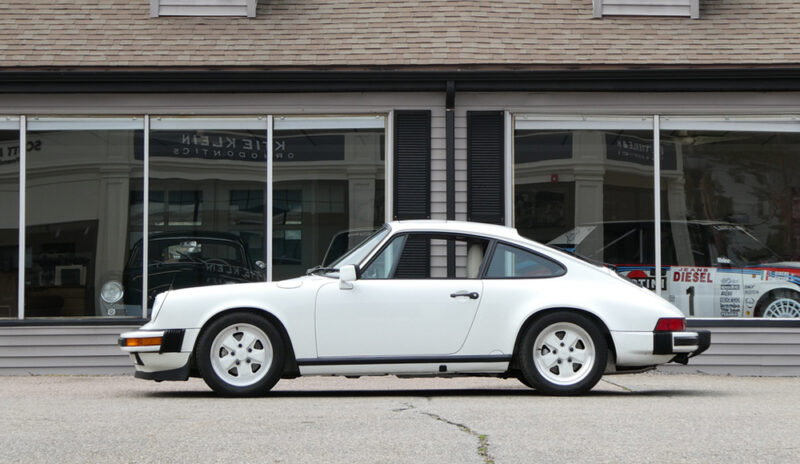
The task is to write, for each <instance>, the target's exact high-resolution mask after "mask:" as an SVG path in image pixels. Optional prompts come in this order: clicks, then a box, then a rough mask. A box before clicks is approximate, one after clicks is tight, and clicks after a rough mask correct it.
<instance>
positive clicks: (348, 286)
mask: <svg viewBox="0 0 800 464" xmlns="http://www.w3.org/2000/svg"><path fill="white" fill-rule="evenodd" d="M356 280H358V267H357V266H356V265H355V264H348V265H346V266H342V267H341V268H340V269H339V288H340V289H342V290H352V289H353V282H354V281H356Z"/></svg>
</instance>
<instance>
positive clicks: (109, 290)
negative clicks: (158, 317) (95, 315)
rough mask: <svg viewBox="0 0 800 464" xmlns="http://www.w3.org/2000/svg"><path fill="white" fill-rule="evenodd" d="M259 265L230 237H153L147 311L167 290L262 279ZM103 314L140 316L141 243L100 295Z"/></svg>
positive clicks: (198, 234) (199, 234)
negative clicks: (118, 277)
mask: <svg viewBox="0 0 800 464" xmlns="http://www.w3.org/2000/svg"><path fill="white" fill-rule="evenodd" d="M264 267H265V265H264V262H263V261H254V260H252V259H251V258H250V256H249V253H248V252H247V247H245V246H244V244H243V243H242V241H241V240H240V239H239V238H238V237H237V236H236V235H233V234H227V233H222V232H204V231H196V232H174V233H162V234H154V235H152V236H150V239H149V242H148V266H147V276H148V277H147V288H148V292H147V307H148V308H151V307H152V305H153V300H154V299H155V297H156V295H158V294H159V293H161V292H164V291H166V290H169V289H179V288H188V287H198V286H205V285H219V284H229V283H241V282H259V281H264V271H263V269H264ZM100 304H101V307H102V308H103V314H104V315H108V316H123V315H127V316H140V315H141V314H142V311H141V304H142V241H141V240H140V241H138V242H137V243H136V244H135V245H134V247H133V250H132V252H131V256H130V259H129V260H128V263H127V265H126V266H125V270H124V271H123V274H122V282H119V281H116V280H109V281H108V282H106V283H105V284H104V285H103V288H102V289H101V291H100Z"/></svg>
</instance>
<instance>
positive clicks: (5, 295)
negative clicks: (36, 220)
mask: <svg viewBox="0 0 800 464" xmlns="http://www.w3.org/2000/svg"><path fill="white" fill-rule="evenodd" d="M28 148H29V150H32V149H34V148H36V146H35V144H31V145H29V147H28ZM19 156H20V153H19V131H10V130H0V318H3V317H18V309H17V304H18V303H17V283H18V282H19Z"/></svg>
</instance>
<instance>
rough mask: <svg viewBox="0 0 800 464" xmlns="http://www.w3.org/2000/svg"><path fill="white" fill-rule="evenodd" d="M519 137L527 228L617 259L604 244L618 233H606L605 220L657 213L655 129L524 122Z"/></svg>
mask: <svg viewBox="0 0 800 464" xmlns="http://www.w3.org/2000/svg"><path fill="white" fill-rule="evenodd" d="M514 144H515V145H514V226H515V227H516V228H517V230H518V231H519V232H520V234H521V235H523V236H526V237H529V238H532V239H534V240H538V241H540V242H544V243H548V242H549V243H552V244H555V245H558V246H560V247H562V248H564V249H566V250H568V251H571V252H577V253H580V254H585V255H594V258H595V259H598V260H601V261H606V262H610V263H614V264H617V263H616V262H615V261H614V257H613V256H605V254H604V251H605V250H609V249H610V248H609V244H611V243H612V242H614V241H615V240H617V239H618V238H619V237H617V236H614V235H613V231H609V232H611V233H612V234H611V235H609V236H606V231H607V227H605V226H604V224H606V223H609V222H612V221H623V220H624V221H637V222H638V221H648V220H649V221H652V218H653V212H654V211H653V205H652V193H650V191H651V190H652V173H653V169H652V164H653V153H654V150H653V138H652V133H651V132H647V131H625V130H561V131H552V130H517V131H515V134H514ZM662 145H663V144H662ZM662 151H664V152H667V153H669V152H670V151H669V150H668V149H666V148H664V147H663V146H662ZM672 153H674V150H672ZM673 158H674V155H673ZM643 193H644V194H645V195H646V194H649V195H650V197H649V198H650V199H651V200H650V201H649V202H648V200H647V197H646V196H644V197H643V196H642V194H643Z"/></svg>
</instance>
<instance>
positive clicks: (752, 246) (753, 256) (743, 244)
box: [712, 224, 780, 267]
mask: <svg viewBox="0 0 800 464" xmlns="http://www.w3.org/2000/svg"><path fill="white" fill-rule="evenodd" d="M712 229H713V234H712V235H713V239H714V242H715V244H716V248H717V253H718V255H717V262H718V263H719V264H730V265H733V266H738V267H744V266H754V265H759V264H764V263H769V262H776V261H779V260H780V258H779V257H778V256H777V255H776V253H775V252H774V251H772V250H770V249H769V248H768V247H767V246H766V245H764V244H763V243H761V242H759V241H758V240H757V239H756V238H755V237H753V236H752V235H750V233H749V232H747V231H746V230H744V229H743V228H741V227H739V226H736V225H733V224H715V225H713V226H712ZM726 261H729V262H726Z"/></svg>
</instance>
